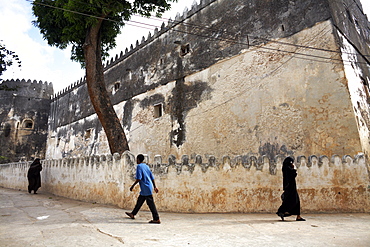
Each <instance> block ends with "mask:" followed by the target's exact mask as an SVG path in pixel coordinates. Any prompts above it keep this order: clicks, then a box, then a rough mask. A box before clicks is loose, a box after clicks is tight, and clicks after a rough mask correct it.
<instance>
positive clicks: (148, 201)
mask: <svg viewBox="0 0 370 247" xmlns="http://www.w3.org/2000/svg"><path fill="white" fill-rule="evenodd" d="M145 201H146V204H147V205H148V207H149V209H150V211H151V212H152V215H153V220H159V215H158V212H157V208H156V207H155V204H154V199H153V195H150V196H142V195H139V197H138V198H137V202H136V206H135V208H134V210H133V211H132V214H133V215H136V214H137V213H138V212H139V210H140V208H141V206H142V205H143V203H144V202H145Z"/></svg>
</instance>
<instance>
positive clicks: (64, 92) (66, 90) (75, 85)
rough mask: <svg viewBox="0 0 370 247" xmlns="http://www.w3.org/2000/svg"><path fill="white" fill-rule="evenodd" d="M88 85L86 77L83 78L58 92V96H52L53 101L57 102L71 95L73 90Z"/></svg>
mask: <svg viewBox="0 0 370 247" xmlns="http://www.w3.org/2000/svg"><path fill="white" fill-rule="evenodd" d="M85 84H86V77H81V78H80V79H79V80H77V81H75V82H74V83H72V84H71V85H69V86H68V87H66V88H64V89H63V90H61V91H59V92H57V93H56V94H54V95H52V97H51V100H52V101H55V100H57V99H59V98H61V97H63V96H65V95H67V94H69V93H71V92H72V91H73V90H76V89H77V88H79V87H81V86H83V85H85Z"/></svg>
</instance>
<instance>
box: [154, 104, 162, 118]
mask: <svg viewBox="0 0 370 247" xmlns="http://www.w3.org/2000/svg"><path fill="white" fill-rule="evenodd" d="M159 117H162V104H158V105H155V106H154V118H159Z"/></svg>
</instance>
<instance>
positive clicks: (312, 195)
mask: <svg viewBox="0 0 370 247" xmlns="http://www.w3.org/2000/svg"><path fill="white" fill-rule="evenodd" d="M151 158H153V161H151ZM283 159H284V157H283V156H277V157H274V159H269V158H268V157H267V156H248V155H247V156H235V157H230V156H224V157H223V158H222V159H217V158H216V157H215V156H213V155H210V156H208V157H203V156H200V155H195V156H193V158H191V157H190V156H188V155H185V156H182V157H181V159H177V158H176V157H175V156H169V157H168V159H166V158H165V157H163V158H162V157H161V156H155V157H150V156H146V160H147V161H149V164H150V165H149V166H150V167H151V169H152V171H153V173H154V175H155V178H156V184H157V186H158V187H159V189H160V191H161V192H160V193H159V194H158V195H156V204H157V206H158V208H160V209H161V210H162V211H168V212H203V213H204V212H269V213H275V212H276V209H277V208H278V207H279V205H280V203H281V200H280V195H281V194H282V172H281V167H282V162H283ZM134 161H135V157H134V155H133V154H132V153H130V152H125V153H124V154H123V155H122V156H120V155H118V154H115V155H113V156H112V155H107V156H105V155H102V156H90V157H81V158H65V159H60V160H45V161H43V171H42V175H41V177H42V191H47V192H50V193H53V194H55V195H59V196H63V197H67V198H72V199H77V200H83V201H89V202H98V203H104V204H113V205H117V206H119V207H123V208H133V206H134V205H135V203H136V197H133V196H132V193H131V192H130V191H129V189H128V188H129V187H130V186H131V184H132V183H133V182H134V180H135V179H134V175H135V169H136V164H135V163H134ZM167 161H168V163H167ZM296 167H297V172H298V176H297V186H298V191H299V195H300V198H301V205H302V210H303V211H305V212H370V188H369V184H370V183H369V179H370V177H369V173H368V169H369V163H368V162H367V161H366V160H365V157H364V156H363V155H359V156H356V157H354V158H352V157H351V156H349V155H346V156H344V157H343V158H341V157H339V156H338V155H334V156H332V157H331V158H329V157H327V156H315V155H311V156H309V157H305V156H299V157H297V161H296ZM27 169H28V164H27V163H23V164H8V165H1V166H0V186H3V187H6V188H13V189H24V188H26V187H27V180H26V173H27ZM138 191H139V187H138V186H137V187H136V188H135V193H138Z"/></svg>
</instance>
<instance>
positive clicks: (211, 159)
mask: <svg viewBox="0 0 370 247" xmlns="http://www.w3.org/2000/svg"><path fill="white" fill-rule="evenodd" d="M144 157H145V160H144V162H146V163H147V164H148V165H149V166H150V167H151V168H152V170H153V172H154V173H155V174H158V175H161V174H167V173H168V172H169V170H170V169H174V170H176V173H177V174H178V175H180V174H181V173H183V172H189V173H193V172H194V171H195V170H196V168H199V169H197V170H199V171H201V172H203V173H206V172H207V171H208V170H209V169H214V170H216V171H219V170H223V169H229V170H235V169H237V168H238V167H240V168H243V169H245V170H246V171H251V170H255V171H264V172H266V173H267V174H270V175H276V173H277V169H281V167H282V163H283V161H284V159H285V156H282V155H277V156H275V158H274V159H270V158H268V157H267V156H265V155H264V156H257V155H237V156H234V157H231V156H228V155H225V156H223V157H220V158H216V157H215V156H214V155H206V156H202V155H191V156H189V155H183V156H181V158H179V159H178V158H177V157H176V156H174V155H170V156H168V157H167V158H163V157H162V156H161V155H155V156H154V157H149V156H147V155H144ZM293 158H294V159H295V163H294V164H295V166H296V168H297V170H298V171H299V170H300V169H306V168H313V167H315V168H321V167H329V168H331V167H340V166H344V167H352V166H363V167H366V166H368V165H369V164H366V162H367V161H366V158H365V156H364V155H363V154H358V155H355V156H354V157H352V156H351V155H344V156H343V157H340V156H339V155H337V154H334V155H332V156H331V157H328V156H326V155H321V156H317V155H310V156H308V157H307V156H303V155H300V156H297V157H296V158H295V157H293ZM121 159H125V160H126V162H128V163H130V165H131V166H135V165H136V163H135V157H134V156H133V154H131V153H129V152H125V153H123V154H122V155H119V154H118V153H116V154H114V155H110V154H108V155H93V156H87V157H74V158H64V159H53V160H45V161H44V164H46V165H49V166H53V167H74V166H76V165H83V166H88V167H92V166H94V167H97V168H98V167H100V166H102V167H104V166H107V165H110V164H113V163H117V162H120V160H121Z"/></svg>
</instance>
